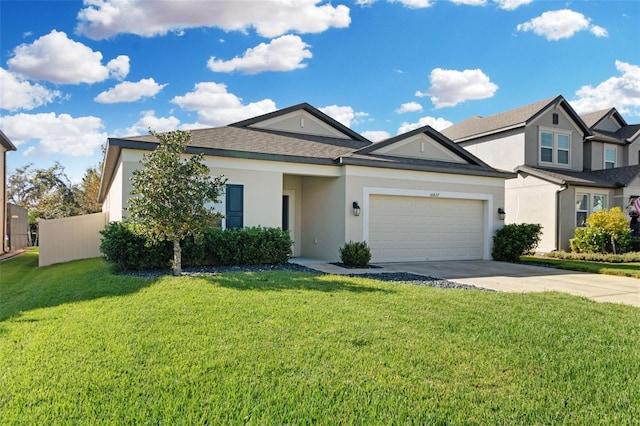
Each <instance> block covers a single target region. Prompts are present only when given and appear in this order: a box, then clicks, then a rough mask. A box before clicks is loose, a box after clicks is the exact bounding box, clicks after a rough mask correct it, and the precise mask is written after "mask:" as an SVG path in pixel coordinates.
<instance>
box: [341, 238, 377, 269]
mask: <svg viewBox="0 0 640 426" xmlns="http://www.w3.org/2000/svg"><path fill="white" fill-rule="evenodd" d="M340 259H341V260H342V263H344V264H345V265H349V266H367V265H368V264H369V261H370V260H371V250H370V249H369V246H368V245H367V243H366V242H364V241H363V242H353V241H349V242H348V243H345V244H344V246H342V247H341V248H340Z"/></svg>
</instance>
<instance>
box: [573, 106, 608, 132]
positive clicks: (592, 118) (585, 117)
mask: <svg viewBox="0 0 640 426" xmlns="http://www.w3.org/2000/svg"><path fill="white" fill-rule="evenodd" d="M613 109H614V108H608V109H601V110H600V111H593V112H589V113H587V114H580V118H582V121H584V124H586V125H587V126H588V127H589V128H592V127H593V126H595V125H596V124H598V122H600V121H601V120H602V119H603V118H605V117H606V116H607V115H609V113H610V112H611V111H612V110H613Z"/></svg>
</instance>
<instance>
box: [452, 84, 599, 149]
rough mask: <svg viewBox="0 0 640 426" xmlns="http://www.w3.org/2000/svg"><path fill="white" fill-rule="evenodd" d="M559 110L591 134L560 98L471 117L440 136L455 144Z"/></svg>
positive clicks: (564, 100)
mask: <svg viewBox="0 0 640 426" xmlns="http://www.w3.org/2000/svg"><path fill="white" fill-rule="evenodd" d="M554 107H555V108H561V109H563V110H564V112H565V113H566V114H567V116H568V117H569V119H570V120H572V121H573V122H574V123H575V124H576V127H577V128H578V129H579V130H580V131H582V133H583V134H585V135H589V134H591V132H590V131H589V128H588V127H587V125H586V124H585V123H584V122H583V121H582V119H581V118H580V116H579V115H578V114H576V112H575V111H574V110H573V108H572V107H571V105H569V103H568V102H567V101H566V99H565V98H564V97H563V96H562V95H559V96H556V97H553V98H547V99H543V100H541V101H538V102H534V103H531V104H529V105H524V106H521V107H518V108H514V109H511V110H509V111H504V112H501V113H498V114H494V115H491V116H489V117H471V118H468V119H466V120H463V121H461V122H459V123H457V124H454V125H453V126H450V127H448V128H446V129H444V130H442V134H444V135H445V136H446V137H448V138H450V139H451V140H454V141H456V142H462V141H465V140H470V139H475V138H479V137H482V136H487V135H491V134H495V133H500V132H504V131H507V130H511V129H517V128H520V127H525V126H527V125H528V124H530V123H532V122H533V121H535V120H536V119H538V118H539V117H540V116H542V115H543V114H545V112H547V110H549V109H550V108H554Z"/></svg>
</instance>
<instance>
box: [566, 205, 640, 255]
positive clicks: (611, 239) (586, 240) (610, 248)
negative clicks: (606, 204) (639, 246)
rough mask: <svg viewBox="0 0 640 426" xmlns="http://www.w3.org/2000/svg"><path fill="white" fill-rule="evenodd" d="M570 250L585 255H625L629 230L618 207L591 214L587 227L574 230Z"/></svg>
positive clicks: (629, 237)
mask: <svg viewBox="0 0 640 426" xmlns="http://www.w3.org/2000/svg"><path fill="white" fill-rule="evenodd" d="M569 242H570V244H571V249H572V250H573V251H577V252H585V253H613V254H617V253H625V252H626V251H628V250H629V248H630V246H631V229H630V228H629V221H628V220H627V219H626V217H625V213H624V211H622V209H621V208H620V207H612V208H611V209H609V210H601V211H599V212H596V213H592V214H591V215H590V216H589V217H588V218H587V227H585V228H576V230H575V232H574V238H572V239H571V240H570V241H569Z"/></svg>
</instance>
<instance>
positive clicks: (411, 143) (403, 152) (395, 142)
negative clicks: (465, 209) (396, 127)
mask: <svg viewBox="0 0 640 426" xmlns="http://www.w3.org/2000/svg"><path fill="white" fill-rule="evenodd" d="M356 154H361V155H362V154H369V155H385V156H393V157H403V158H413V159H422V160H435V161H445V162H452V163H460V164H474V165H481V166H487V165H486V164H485V163H484V162H482V161H481V160H480V159H479V158H477V157H475V156H474V155H472V154H471V153H470V152H468V151H467V150H465V149H463V148H461V147H459V146H458V145H456V144H455V143H454V142H453V141H451V140H450V139H448V138H447V137H445V136H444V135H442V134H441V133H440V132H438V131H437V130H435V129H433V128H432V127H431V126H424V127H420V128H418V129H415V130H412V131H410V132H407V133H404V134H402V135H398V136H395V137H393V138H389V139H387V140H384V141H382V142H378V143H375V144H373V145H370V146H368V147H365V148H362V149H360V150H358V151H357V152H356Z"/></svg>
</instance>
